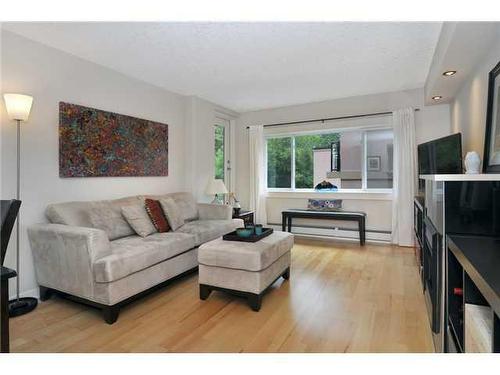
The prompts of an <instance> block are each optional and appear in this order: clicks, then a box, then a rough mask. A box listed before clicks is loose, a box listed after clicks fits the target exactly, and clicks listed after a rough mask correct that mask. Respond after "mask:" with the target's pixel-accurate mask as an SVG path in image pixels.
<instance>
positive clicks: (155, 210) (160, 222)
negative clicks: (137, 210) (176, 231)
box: [144, 199, 170, 233]
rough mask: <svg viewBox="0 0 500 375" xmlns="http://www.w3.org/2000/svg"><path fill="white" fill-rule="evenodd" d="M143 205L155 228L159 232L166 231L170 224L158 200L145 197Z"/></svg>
mask: <svg viewBox="0 0 500 375" xmlns="http://www.w3.org/2000/svg"><path fill="white" fill-rule="evenodd" d="M144 205H145V206H146V211H147V212H148V215H149V217H150V218H151V221H152V222H153V225H154V226H155V228H156V230H157V231H158V232H160V233H164V232H168V231H169V230H170V226H169V225H168V221H167V218H166V217H165V215H164V214H163V210H162V208H161V205H160V201H157V200H154V199H146V200H145V201H144Z"/></svg>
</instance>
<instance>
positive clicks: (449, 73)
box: [443, 70, 457, 77]
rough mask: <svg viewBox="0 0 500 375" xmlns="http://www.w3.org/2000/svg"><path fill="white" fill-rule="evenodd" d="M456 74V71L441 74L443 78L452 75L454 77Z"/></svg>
mask: <svg viewBox="0 0 500 375" xmlns="http://www.w3.org/2000/svg"><path fill="white" fill-rule="evenodd" d="M456 73H457V71H456V70H447V71H446V72H444V73H443V75H444V76H446V77H449V76H452V75H455V74H456Z"/></svg>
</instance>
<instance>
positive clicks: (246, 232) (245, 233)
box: [236, 228, 254, 238]
mask: <svg viewBox="0 0 500 375" xmlns="http://www.w3.org/2000/svg"><path fill="white" fill-rule="evenodd" d="M253 233H254V230H253V228H238V229H236V234H237V235H238V237H243V238H248V237H250V236H251V235H252V234H253Z"/></svg>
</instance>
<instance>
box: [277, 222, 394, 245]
mask: <svg viewBox="0 0 500 375" xmlns="http://www.w3.org/2000/svg"><path fill="white" fill-rule="evenodd" d="M268 225H269V226H270V227H272V228H274V229H275V230H281V223H268ZM292 233H294V234H297V235H301V236H310V237H326V238H336V239H344V240H352V241H358V240H359V232H358V230H357V229H354V228H344V227H331V226H329V227H327V226H317V225H304V224H298V225H296V224H294V225H293V227H292ZM366 240H367V241H372V242H387V243H389V242H391V232H389V231H382V230H373V229H367V230H366Z"/></svg>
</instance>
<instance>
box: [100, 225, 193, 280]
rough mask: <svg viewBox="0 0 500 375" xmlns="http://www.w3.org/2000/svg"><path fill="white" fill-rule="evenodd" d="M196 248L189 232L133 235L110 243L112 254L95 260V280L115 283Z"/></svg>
mask: <svg viewBox="0 0 500 375" xmlns="http://www.w3.org/2000/svg"><path fill="white" fill-rule="evenodd" d="M193 247H195V243H194V236H193V235H189V234H186V233H173V232H167V233H155V234H152V235H151V236H148V237H145V238H142V237H139V236H130V237H125V238H121V239H119V240H115V241H112V242H111V255H108V256H105V257H103V258H100V259H99V260H97V261H96V262H95V263H94V267H93V268H94V277H95V281H96V282H100V283H106V282H112V281H115V280H118V279H121V278H123V277H126V276H128V275H130V274H132V273H134V272H138V271H141V270H143V269H145V268H148V267H151V266H153V265H155V264H158V263H160V262H163V261H165V260H167V259H170V258H172V257H174V256H176V255H178V254H181V253H183V252H185V251H187V250H189V249H192V248H193Z"/></svg>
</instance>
